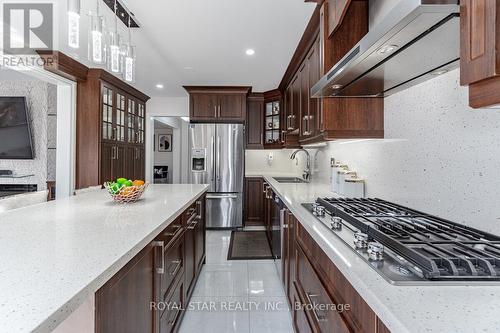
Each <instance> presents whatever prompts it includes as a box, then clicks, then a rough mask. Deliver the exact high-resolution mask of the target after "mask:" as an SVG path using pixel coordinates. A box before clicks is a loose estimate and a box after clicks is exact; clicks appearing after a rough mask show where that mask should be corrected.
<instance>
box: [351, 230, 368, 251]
mask: <svg viewBox="0 0 500 333" xmlns="http://www.w3.org/2000/svg"><path fill="white" fill-rule="evenodd" d="M354 246H356V248H357V249H366V248H367V247H368V235H367V234H365V233H364V232H361V231H357V232H356V233H355V234H354Z"/></svg>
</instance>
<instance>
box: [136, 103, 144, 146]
mask: <svg viewBox="0 0 500 333" xmlns="http://www.w3.org/2000/svg"><path fill="white" fill-rule="evenodd" d="M137 106H138V108H137V137H138V140H137V143H138V144H141V145H143V144H144V138H145V136H144V131H145V125H146V106H145V105H144V103H138V104H137Z"/></svg>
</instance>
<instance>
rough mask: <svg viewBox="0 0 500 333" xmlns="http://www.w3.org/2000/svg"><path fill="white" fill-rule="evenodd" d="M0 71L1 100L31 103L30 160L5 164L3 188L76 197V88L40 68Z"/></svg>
mask: <svg viewBox="0 0 500 333" xmlns="http://www.w3.org/2000/svg"><path fill="white" fill-rule="evenodd" d="M0 72H1V79H0V96H16V97H21V98H23V99H24V100H25V102H26V119H27V121H28V123H27V128H28V129H29V130H28V132H29V136H30V139H31V150H32V156H30V157H29V158H28V157H26V158H20V159H8V158H3V159H1V160H0V169H1V170H3V173H4V176H3V177H2V179H1V182H0V183H2V184H31V185H36V189H37V190H38V191H45V190H48V191H49V199H56V198H64V197H68V196H70V195H72V193H73V192H74V187H75V172H74V170H75V157H74V156H75V115H76V84H75V83H74V82H72V81H69V80H66V79H65V78H62V77H60V76H58V75H55V74H52V73H50V72H48V71H45V70H44V69H43V68H38V67H22V68H12V67H11V68H7V67H0ZM28 141H29V140H28ZM68 143H69V144H68ZM7 157H8V156H7ZM5 174H6V175H5ZM9 174H11V175H9Z"/></svg>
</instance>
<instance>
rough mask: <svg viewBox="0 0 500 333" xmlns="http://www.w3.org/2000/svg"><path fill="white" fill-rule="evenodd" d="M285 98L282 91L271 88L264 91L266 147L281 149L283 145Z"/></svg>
mask: <svg viewBox="0 0 500 333" xmlns="http://www.w3.org/2000/svg"><path fill="white" fill-rule="evenodd" d="M282 101H283V99H282V94H281V91H279V90H277V89H276V90H270V91H266V92H265V93H264V148H266V149H279V148H282V146H283V141H284V130H283V123H284V121H283V119H284V113H283V108H282V105H283V102H282Z"/></svg>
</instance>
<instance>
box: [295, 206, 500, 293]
mask: <svg viewBox="0 0 500 333" xmlns="http://www.w3.org/2000/svg"><path fill="white" fill-rule="evenodd" d="M303 206H304V207H305V208H306V209H308V210H309V211H310V212H311V213H312V214H313V215H315V216H316V218H317V219H318V220H320V221H321V222H322V223H323V224H325V225H326V226H327V227H328V228H330V230H331V231H332V232H333V233H334V234H335V235H336V236H338V237H339V238H340V239H342V240H343V241H344V242H345V243H346V244H347V245H349V246H350V247H351V248H352V249H353V251H355V252H356V253H357V254H358V255H359V256H360V257H361V258H363V259H364V260H365V261H366V262H367V263H368V264H369V265H370V266H371V267H372V268H373V269H375V270H376V271H377V272H378V273H379V274H380V275H381V276H383V277H384V278H385V279H386V280H388V281H389V282H391V283H393V284H397V285H423V284H437V285H440V284H449V285H455V284H456V285H464V284H474V285H477V284H500V237H498V236H495V235H491V234H488V233H486V232H483V231H480V230H477V229H474V228H470V227H466V226H463V225H460V224H458V223H454V222H451V221H447V220H444V219H441V218H439V217H435V216H432V215H429V214H425V213H422V212H419V211H416V210H413V209H410V208H406V207H403V206H400V205H397V204H394V203H390V202H387V201H384V200H380V199H334V198H318V199H317V200H316V202H315V203H305V204H303Z"/></svg>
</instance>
